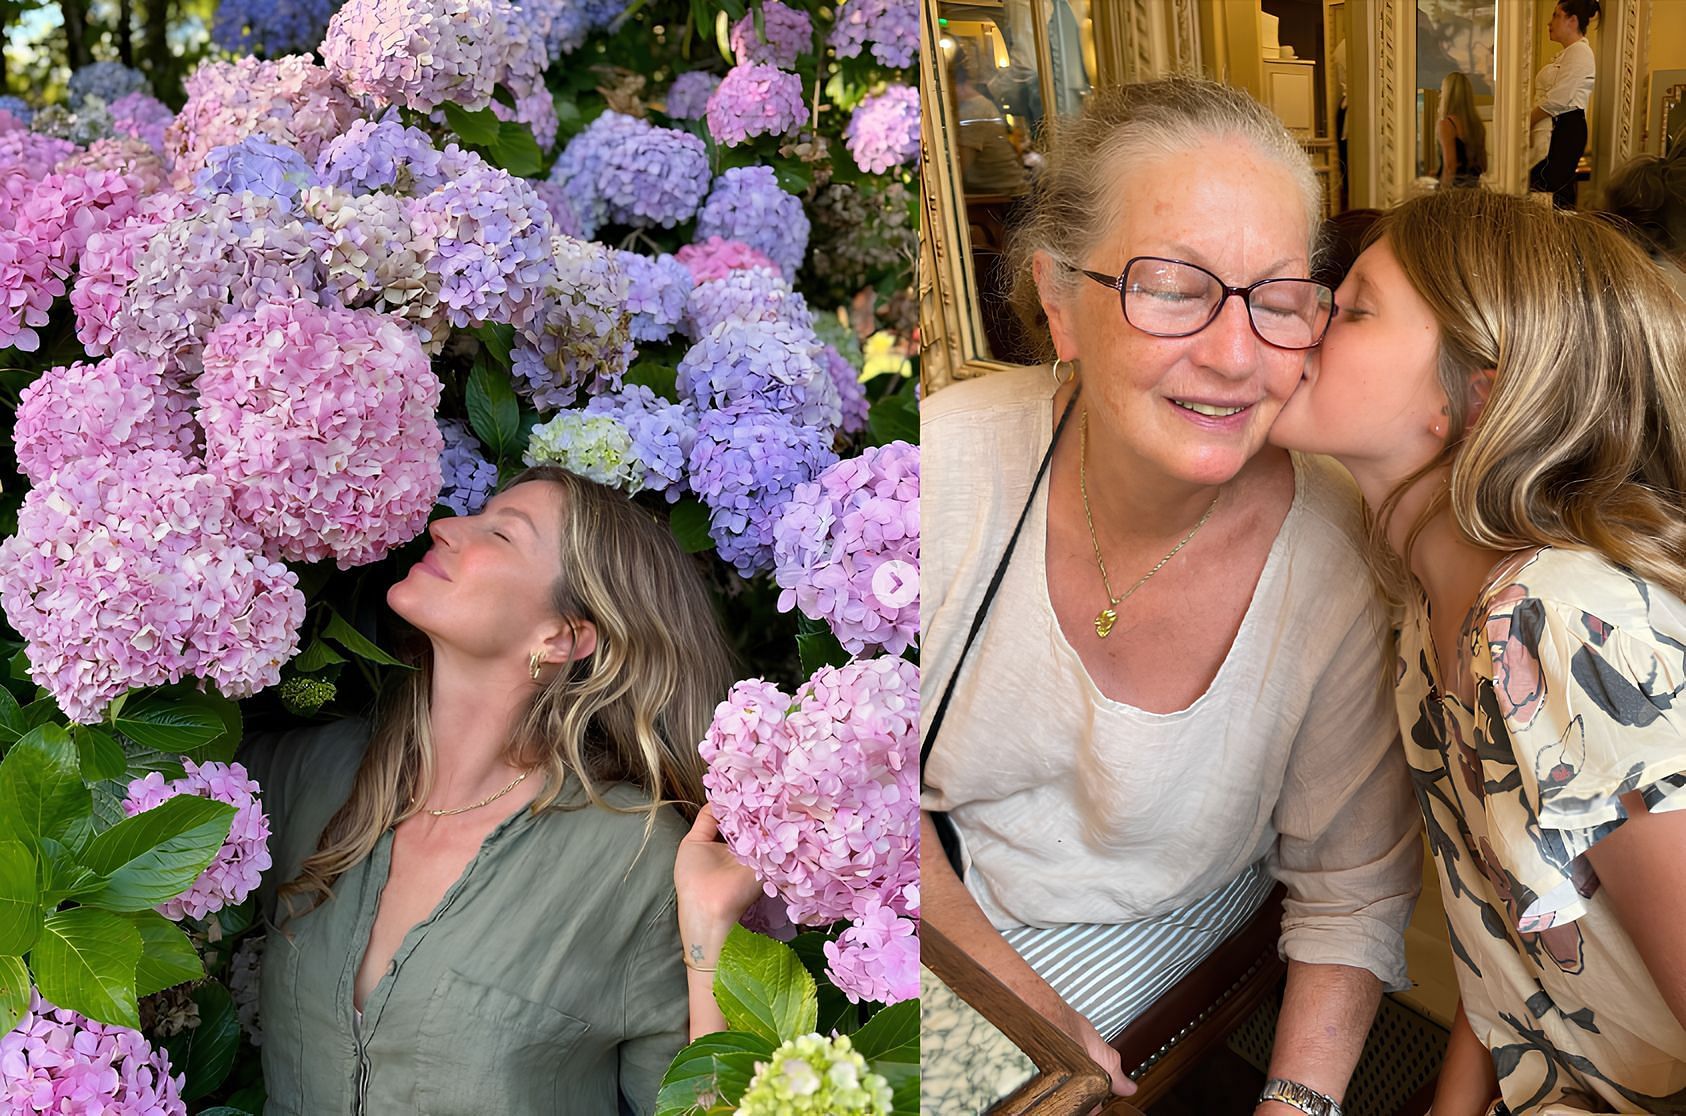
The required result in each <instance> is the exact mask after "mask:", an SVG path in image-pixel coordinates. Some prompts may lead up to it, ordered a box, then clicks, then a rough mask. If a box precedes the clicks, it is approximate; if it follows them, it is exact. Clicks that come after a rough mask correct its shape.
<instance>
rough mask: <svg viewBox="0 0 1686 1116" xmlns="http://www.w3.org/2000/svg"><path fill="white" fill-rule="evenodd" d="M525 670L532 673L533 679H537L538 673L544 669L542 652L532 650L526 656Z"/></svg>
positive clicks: (535, 680)
mask: <svg viewBox="0 0 1686 1116" xmlns="http://www.w3.org/2000/svg"><path fill="white" fill-rule="evenodd" d="M527 670H528V671H529V672H530V673H531V674H532V676H533V681H534V682H537V681H538V680H539V674H540V672H542V671H543V670H544V652H543V651H534V652H533V653H532V654H531V655H528V656H527Z"/></svg>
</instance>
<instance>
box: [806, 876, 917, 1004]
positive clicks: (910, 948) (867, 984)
mask: <svg viewBox="0 0 1686 1116" xmlns="http://www.w3.org/2000/svg"><path fill="white" fill-rule="evenodd" d="M918 929H919V924H918V923H917V922H915V921H914V920H913V919H911V918H903V917H901V916H900V915H898V914H896V912H895V911H893V910H891V909H890V908H889V907H888V906H886V905H885V904H883V903H881V902H879V901H878V900H877V899H868V900H867V901H866V909H865V911H863V912H862V914H861V917H860V918H859V919H858V920H857V921H856V922H855V924H854V925H853V926H851V927H849V929H847V930H845V931H843V933H842V934H841V935H839V936H838V938H837V940H836V941H835V942H826V943H825V946H824V947H823V948H824V950H825V958H826V961H827V962H829V964H827V965H826V974H827V975H828V976H830V977H831V982H832V983H833V984H835V985H837V987H838V988H839V989H841V990H842V991H843V994H844V995H846V996H848V997H849V1002H850V1003H852V1004H858V1003H860V1002H861V1001H862V1000H872V1001H875V1002H877V1003H881V1004H894V1003H899V1002H900V1001H902V1000H911V999H913V998H914V997H915V996H917V995H919V939H918V938H917V937H915V936H914V935H915V932H916V931H917V930H918Z"/></svg>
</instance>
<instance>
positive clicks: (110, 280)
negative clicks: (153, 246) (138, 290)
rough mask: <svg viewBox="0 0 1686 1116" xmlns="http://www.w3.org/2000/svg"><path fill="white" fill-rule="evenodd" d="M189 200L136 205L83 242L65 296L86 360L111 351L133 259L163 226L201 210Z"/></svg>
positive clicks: (154, 198) (161, 197) (180, 197)
mask: <svg viewBox="0 0 1686 1116" xmlns="http://www.w3.org/2000/svg"><path fill="white" fill-rule="evenodd" d="M203 207H204V206H203V203H202V202H201V201H200V200H199V199H198V198H196V197H195V196H193V195H192V194H176V193H172V192H170V191H168V190H166V191H163V192H160V193H155V194H149V195H147V196H145V197H144V198H142V199H141V202H140V204H139V205H137V206H136V207H135V208H134V211H133V212H131V213H130V214H129V216H128V218H127V219H126V220H125V221H124V222H123V223H122V224H121V225H114V226H111V227H108V228H106V229H104V230H103V231H100V232H96V233H93V234H92V235H91V236H89V237H88V243H87V244H85V245H84V246H83V248H82V259H81V261H80V263H79V264H78V267H77V274H76V285H75V286H74V287H72V288H71V291H70V308H71V309H72V310H74V311H75V312H76V337H77V340H79V341H81V342H82V345H83V347H84V348H86V349H87V350H88V352H89V354H90V355H93V356H98V355H100V354H101V353H106V352H110V351H111V341H112V338H113V337H115V336H116V334H117V324H116V319H117V312H118V311H119V310H121V309H122V308H123V305H124V292H125V291H126V290H127V289H128V286H129V283H130V281H131V280H133V279H134V277H135V257H136V256H137V255H138V254H139V253H140V251H141V249H143V248H145V247H146V246H147V245H148V244H149V243H151V241H152V237H153V235H154V234H155V233H157V232H158V231H159V230H160V229H162V228H163V227H164V226H165V225H168V224H169V223H170V222H171V221H174V220H176V219H178V218H181V217H186V216H190V215H191V214H194V213H197V212H199V211H200V210H201V209H202V208H203Z"/></svg>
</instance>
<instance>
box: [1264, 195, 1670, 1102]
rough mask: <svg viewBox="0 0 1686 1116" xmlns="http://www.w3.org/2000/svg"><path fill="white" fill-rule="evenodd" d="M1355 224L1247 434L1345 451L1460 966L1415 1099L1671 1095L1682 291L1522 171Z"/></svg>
mask: <svg viewBox="0 0 1686 1116" xmlns="http://www.w3.org/2000/svg"><path fill="white" fill-rule="evenodd" d="M1378 235H1379V239H1377V240H1376V241H1375V242H1374V243H1373V245H1372V246H1371V247H1370V248H1369V249H1368V250H1367V251H1366V252H1365V253H1364V254H1363V255H1362V256H1360V257H1359V259H1358V262H1357V263H1356V264H1355V265H1354V267H1353V270H1352V271H1351V273H1350V274H1349V275H1348V277H1347V279H1346V281H1345V282H1344V283H1343V285H1342V286H1341V288H1340V290H1339V291H1338V292H1337V294H1336V302H1337V304H1338V306H1339V308H1340V310H1339V314H1338V318H1337V321H1336V322H1335V324H1334V325H1333V326H1332V327H1331V328H1330V331H1329V334H1328V337H1327V339H1326V340H1325V341H1324V344H1323V347H1322V350H1321V352H1320V353H1319V354H1318V355H1317V357H1315V358H1314V359H1313V360H1311V361H1310V362H1308V366H1307V369H1306V372H1305V376H1304V378H1303V380H1302V382H1301V384H1300V386H1299V388H1298V390H1297V392H1296V393H1295V395H1294V396H1293V397H1292V398H1291V399H1290V400H1289V402H1288V403H1287V405H1286V406H1285V407H1284V409H1283V411H1282V414H1281V417H1280V418H1279V419H1278V421H1277V423H1276V426H1275V428H1274V430H1273V432H1272V440H1273V441H1276V442H1278V443H1279V444H1282V445H1285V446H1289V447H1291V448H1294V449H1302V450H1310V451H1316V452H1322V453H1327V454H1330V455H1332V456H1334V457H1335V458H1337V459H1338V460H1339V461H1341V462H1342V463H1343V464H1344V465H1346V467H1347V468H1348V469H1349V470H1350V471H1351V473H1352V475H1353V477H1354V478H1355V479H1356V480H1357V482H1358V485H1359V487H1360V488H1361V489H1362V491H1363V493H1364V497H1365V501H1366V503H1367V504H1368V505H1369V507H1370V509H1371V512H1372V534H1373V540H1374V542H1375V544H1376V546H1375V551H1376V555H1377V563H1376V568H1377V571H1378V576H1379V579H1380V580H1381V581H1382V582H1383V584H1384V587H1385V588H1386V590H1387V591H1388V593H1389V595H1390V596H1391V597H1393V598H1394V603H1395V604H1396V605H1399V606H1401V607H1402V628H1401V632H1400V637H1399V647H1398V660H1397V662H1396V664H1395V668H1396V674H1395V677H1394V679H1393V681H1394V683H1395V685H1396V691H1397V694H1396V696H1397V702H1398V709H1399V714H1400V719H1401V724H1402V727H1403V732H1404V739H1405V748H1406V752H1407V756H1408V759H1409V761H1410V764H1411V766H1412V769H1413V777H1414V782H1415V786H1416V791H1417V798H1418V802H1419V804H1420V806H1421V807H1422V811H1423V816H1424V818H1425V820H1426V822H1427V826H1428V833H1429V839H1430V843H1431V845H1432V849H1433V853H1434V857H1435V861H1436V864H1437V865H1438V868H1439V872H1440V881H1441V891H1442V893H1443V896H1444V899H1445V903H1446V910H1447V918H1448V922H1449V924H1450V931H1451V942H1452V950H1453V953H1454V954H1455V955H1456V958H1457V972H1458V981H1459V988H1460V991H1461V993H1462V1004H1461V1006H1460V1009H1459V1011H1458V1014H1457V1018H1456V1020H1455V1023H1454V1029H1453V1034H1452V1040H1451V1046H1450V1049H1449V1050H1448V1052H1447V1057H1446V1063H1445V1066H1444V1068H1443V1070H1442V1072H1441V1083H1440V1087H1439V1092H1438V1094H1437V1096H1436V1098H1435V1102H1434V1113H1435V1116H1474V1114H1479V1113H1482V1112H1484V1111H1502V1110H1503V1108H1504V1107H1505V1106H1508V1109H1509V1111H1511V1112H1514V1113H1517V1114H1519V1116H1520V1114H1524V1113H1529V1114H1531V1113H1562V1112H1583V1111H1595V1112H1686V1029H1683V1028H1682V1025H1681V1024H1682V1020H1686V886H1682V884H1681V877H1680V866H1681V864H1682V863H1683V861H1682V855H1683V854H1686V813H1683V812H1681V807H1683V806H1686V704H1683V699H1686V603H1683V602H1682V597H1686V304H1683V303H1682V302H1681V300H1680V299H1679V297H1678V296H1676V295H1675V294H1674V292H1673V291H1672V290H1671V289H1670V287H1669V285H1668V284H1667V282H1666V281H1665V280H1664V279H1663V277H1662V275H1661V274H1660V273H1659V272H1658V270H1657V269H1656V267H1655V266H1653V265H1652V264H1651V263H1650V262H1649V261H1647V260H1646V259H1645V257H1644V254H1643V253H1642V252H1640V251H1639V250H1638V249H1637V248H1635V247H1633V246H1632V245H1631V244H1629V243H1628V242H1627V241H1626V240H1624V239H1623V238H1622V237H1621V236H1620V234H1618V233H1616V232H1614V231H1613V230H1611V229H1609V228H1607V227H1605V226H1603V225H1601V224H1599V223H1597V222H1594V221H1592V220H1589V219H1585V218H1578V217H1575V216H1572V215H1568V214H1562V213H1554V212H1551V211H1550V210H1548V209H1545V208H1544V207H1541V206H1538V205H1536V204H1534V203H1531V202H1528V201H1526V200H1525V199H1522V198H1517V197H1511V196H1506V195H1501V194H1492V193H1487V192H1484V191H1469V190H1454V191H1447V192H1445V193H1440V194H1435V195H1431V196H1428V197H1425V198H1422V199H1420V200H1417V201H1414V202H1411V203H1408V204H1406V205H1405V206H1403V207H1401V208H1400V209H1398V210H1396V211H1394V212H1393V213H1390V214H1389V215H1388V216H1387V217H1385V218H1384V219H1383V221H1382V222H1381V224H1380V226H1379V227H1378ZM1501 1097H1502V1101H1497V1102H1496V1098H1501Z"/></svg>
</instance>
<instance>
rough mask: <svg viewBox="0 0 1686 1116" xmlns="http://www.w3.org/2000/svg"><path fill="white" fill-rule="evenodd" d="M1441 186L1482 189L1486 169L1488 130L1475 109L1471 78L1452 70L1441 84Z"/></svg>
mask: <svg viewBox="0 0 1686 1116" xmlns="http://www.w3.org/2000/svg"><path fill="white" fill-rule="evenodd" d="M1440 113H1441V116H1440V123H1439V125H1438V126H1437V127H1436V130H1435V134H1436V135H1437V136H1438V137H1439V139H1440V174H1439V178H1440V185H1441V187H1442V188H1450V187H1453V186H1479V185H1481V175H1482V174H1483V173H1484V172H1485V171H1486V169H1487V127H1486V125H1484V124H1482V123H1481V116H1480V114H1479V113H1478V112H1476V109H1475V87H1474V86H1473V85H1471V84H1470V81H1469V75H1468V74H1465V73H1463V72H1462V71H1461V70H1453V71H1452V72H1451V73H1449V74H1447V75H1446V78H1445V80H1443V81H1442V82H1441V83H1440Z"/></svg>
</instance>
